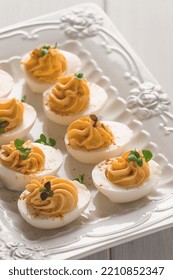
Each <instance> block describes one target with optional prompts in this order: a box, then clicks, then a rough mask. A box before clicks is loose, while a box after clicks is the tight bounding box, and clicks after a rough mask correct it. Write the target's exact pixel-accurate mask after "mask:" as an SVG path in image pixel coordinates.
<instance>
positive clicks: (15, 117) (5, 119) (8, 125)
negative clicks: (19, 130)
mask: <svg viewBox="0 0 173 280" xmlns="http://www.w3.org/2000/svg"><path fill="white" fill-rule="evenodd" d="M23 112H24V106H23V104H22V102H20V101H18V100H17V99H16V98H11V99H8V100H7V101H1V100H0V134H1V133H5V132H7V131H10V130H11V129H13V128H15V127H17V126H18V125H20V124H21V122H22V120H23Z"/></svg>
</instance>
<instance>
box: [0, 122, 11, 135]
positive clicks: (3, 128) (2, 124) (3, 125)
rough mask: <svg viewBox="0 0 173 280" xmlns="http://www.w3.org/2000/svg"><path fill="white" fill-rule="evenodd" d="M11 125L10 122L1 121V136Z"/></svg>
mask: <svg viewBox="0 0 173 280" xmlns="http://www.w3.org/2000/svg"><path fill="white" fill-rule="evenodd" d="M8 125H9V122H8V121H6V120H3V119H0V134H3V133H4V132H5V127H7V126H8Z"/></svg>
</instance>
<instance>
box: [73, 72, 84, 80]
mask: <svg viewBox="0 0 173 280" xmlns="http://www.w3.org/2000/svg"><path fill="white" fill-rule="evenodd" d="M74 77H75V78H76V79H78V80H83V78H84V76H83V73H78V74H75V75H74Z"/></svg>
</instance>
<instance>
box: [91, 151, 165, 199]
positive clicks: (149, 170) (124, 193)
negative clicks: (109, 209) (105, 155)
mask: <svg viewBox="0 0 173 280" xmlns="http://www.w3.org/2000/svg"><path fill="white" fill-rule="evenodd" d="M129 154H130V151H129V152H126V153H124V154H123V155H122V156H120V157H117V158H111V159H108V160H105V161H102V162H100V163H99V164H97V165H96V166H95V167H94V169H93V171H92V179H93V182H94V185H95V187H96V188H97V189H98V190H99V191H100V192H101V193H103V194H104V195H105V196H107V197H108V198H109V199H110V200H111V201H112V202H116V203H126V202H132V201H135V200H137V199H140V198H142V197H144V196H146V195H147V194H149V193H150V192H151V191H152V190H153V189H154V188H156V186H157V184H158V183H159V179H160V175H161V170H160V166H159V164H158V163H156V162H155V161H154V160H150V161H149V162H146V161H145V159H144V158H142V162H143V163H142V166H139V165H138V164H137V163H136V162H132V161H130V160H129V159H128V155H129Z"/></svg>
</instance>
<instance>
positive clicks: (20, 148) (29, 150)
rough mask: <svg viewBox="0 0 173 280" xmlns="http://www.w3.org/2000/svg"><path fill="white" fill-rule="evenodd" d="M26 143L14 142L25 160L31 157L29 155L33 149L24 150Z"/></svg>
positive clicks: (21, 141) (22, 141) (17, 140)
mask: <svg viewBox="0 0 173 280" xmlns="http://www.w3.org/2000/svg"><path fill="white" fill-rule="evenodd" d="M24 143H25V141H24V140H22V139H16V140H15V141H14V145H15V148H16V150H18V151H20V152H21V158H22V159H23V160H25V159H27V158H28V156H29V153H30V152H31V148H24V147H23V144H24Z"/></svg>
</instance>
